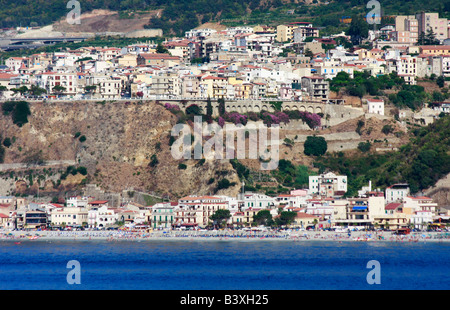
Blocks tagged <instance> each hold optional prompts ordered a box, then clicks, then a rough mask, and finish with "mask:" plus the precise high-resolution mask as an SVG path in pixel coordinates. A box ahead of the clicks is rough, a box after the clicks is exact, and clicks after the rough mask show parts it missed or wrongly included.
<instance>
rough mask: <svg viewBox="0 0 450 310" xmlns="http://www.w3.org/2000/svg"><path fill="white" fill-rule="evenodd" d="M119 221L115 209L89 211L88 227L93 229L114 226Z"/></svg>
mask: <svg viewBox="0 0 450 310" xmlns="http://www.w3.org/2000/svg"><path fill="white" fill-rule="evenodd" d="M118 219H119V215H118V213H117V212H115V209H113V208H109V207H107V206H102V207H100V208H92V209H91V210H89V211H88V225H89V227H91V228H94V227H97V228H103V227H108V226H112V225H114V224H115V223H116V222H117V221H118Z"/></svg>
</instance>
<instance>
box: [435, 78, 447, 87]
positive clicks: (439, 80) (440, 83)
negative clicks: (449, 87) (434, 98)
mask: <svg viewBox="0 0 450 310" xmlns="http://www.w3.org/2000/svg"><path fill="white" fill-rule="evenodd" d="M436 84H437V85H438V86H439V87H440V88H442V87H444V86H445V78H444V76H442V75H441V76H439V77H438V78H437V79H436Z"/></svg>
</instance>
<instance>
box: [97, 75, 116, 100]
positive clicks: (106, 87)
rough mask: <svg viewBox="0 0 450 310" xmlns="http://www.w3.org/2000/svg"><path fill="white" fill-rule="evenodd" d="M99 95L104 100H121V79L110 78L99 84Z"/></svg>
mask: <svg viewBox="0 0 450 310" xmlns="http://www.w3.org/2000/svg"><path fill="white" fill-rule="evenodd" d="M99 94H100V97H101V98H102V99H120V98H121V95H120V94H121V80H120V78H110V79H107V80H103V81H101V82H100V83H99Z"/></svg>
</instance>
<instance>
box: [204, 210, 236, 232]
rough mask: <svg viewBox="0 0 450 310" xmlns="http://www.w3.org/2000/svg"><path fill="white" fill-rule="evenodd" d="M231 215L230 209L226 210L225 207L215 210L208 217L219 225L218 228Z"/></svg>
mask: <svg viewBox="0 0 450 310" xmlns="http://www.w3.org/2000/svg"><path fill="white" fill-rule="evenodd" d="M230 217H231V213H230V210H226V209H219V210H217V211H216V212H214V214H213V215H211V216H210V217H209V219H210V220H211V221H213V222H214V223H217V225H218V226H219V228H220V227H221V226H222V225H223V224H225V222H226V221H227V220H228V219H229V218H230Z"/></svg>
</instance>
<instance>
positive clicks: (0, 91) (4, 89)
mask: <svg viewBox="0 0 450 310" xmlns="http://www.w3.org/2000/svg"><path fill="white" fill-rule="evenodd" d="M7 90H8V87H6V86H4V85H0V98H1V97H3V93H4V92H5V91H7Z"/></svg>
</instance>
